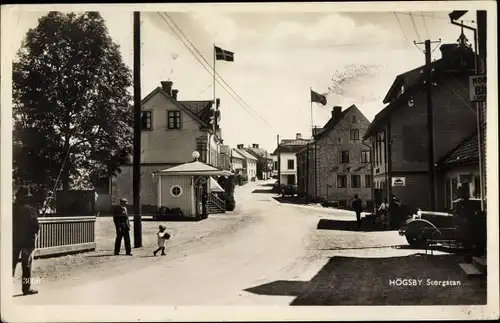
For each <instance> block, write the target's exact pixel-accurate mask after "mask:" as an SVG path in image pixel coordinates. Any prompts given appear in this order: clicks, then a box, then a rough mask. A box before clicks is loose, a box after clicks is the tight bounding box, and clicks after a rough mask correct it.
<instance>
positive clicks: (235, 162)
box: [232, 157, 243, 170]
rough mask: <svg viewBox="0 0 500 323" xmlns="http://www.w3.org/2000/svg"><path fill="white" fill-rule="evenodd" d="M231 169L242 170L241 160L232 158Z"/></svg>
mask: <svg viewBox="0 0 500 323" xmlns="http://www.w3.org/2000/svg"><path fill="white" fill-rule="evenodd" d="M232 164H233V169H234V170H238V169H243V160H242V159H239V158H235V157H233V163H232Z"/></svg>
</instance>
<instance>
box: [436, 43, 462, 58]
mask: <svg viewBox="0 0 500 323" xmlns="http://www.w3.org/2000/svg"><path fill="white" fill-rule="evenodd" d="M457 48H458V44H443V45H441V47H439V50H440V51H441V58H447V57H450V55H451V54H452V53H453V52H454V51H455V49H457Z"/></svg>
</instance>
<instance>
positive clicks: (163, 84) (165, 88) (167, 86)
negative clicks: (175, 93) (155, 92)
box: [160, 81, 174, 95]
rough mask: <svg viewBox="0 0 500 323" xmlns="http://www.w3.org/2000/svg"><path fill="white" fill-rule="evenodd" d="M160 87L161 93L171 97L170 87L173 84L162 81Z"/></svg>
mask: <svg viewBox="0 0 500 323" xmlns="http://www.w3.org/2000/svg"><path fill="white" fill-rule="evenodd" d="M160 83H161V87H162V89H163V91H165V92H167V94H168V95H172V85H174V82H172V81H162V82H160Z"/></svg>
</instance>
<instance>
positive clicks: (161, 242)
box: [153, 224, 170, 256]
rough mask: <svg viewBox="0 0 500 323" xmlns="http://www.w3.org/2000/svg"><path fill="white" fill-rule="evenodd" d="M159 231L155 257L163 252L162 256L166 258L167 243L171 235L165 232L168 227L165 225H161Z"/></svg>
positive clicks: (154, 252)
mask: <svg viewBox="0 0 500 323" xmlns="http://www.w3.org/2000/svg"><path fill="white" fill-rule="evenodd" d="M159 229H160V230H159V231H158V233H157V234H156V235H157V237H158V249H156V250H155V251H153V255H155V256H156V254H157V253H158V252H159V251H160V250H161V255H162V256H165V255H166V253H165V243H166V242H167V240H168V239H170V234H168V232H166V231H165V230H166V229H167V227H166V226H164V225H163V224H160V226H159Z"/></svg>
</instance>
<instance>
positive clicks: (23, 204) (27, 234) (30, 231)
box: [12, 188, 40, 295]
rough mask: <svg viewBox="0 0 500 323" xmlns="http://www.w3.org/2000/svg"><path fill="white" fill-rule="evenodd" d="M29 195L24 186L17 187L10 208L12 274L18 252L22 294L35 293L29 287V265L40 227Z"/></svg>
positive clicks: (36, 211) (31, 263)
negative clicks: (11, 217) (17, 189)
mask: <svg viewBox="0 0 500 323" xmlns="http://www.w3.org/2000/svg"><path fill="white" fill-rule="evenodd" d="M32 197H33V195H31V194H30V193H29V192H28V191H27V190H26V189H25V188H21V189H19V191H18V192H17V194H16V201H15V203H14V207H13V210H12V215H13V219H12V229H13V234H12V238H13V243H12V246H13V250H12V260H13V261H12V276H14V275H15V273H16V267H17V263H18V262H19V254H21V266H22V269H23V275H22V291H23V294H24V295H33V294H37V293H38V291H36V290H34V289H31V267H32V265H33V256H34V253H35V246H36V236H37V234H38V231H39V229H40V224H39V222H38V210H37V209H35V208H34V207H33V206H32V205H33V200H32Z"/></svg>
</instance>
